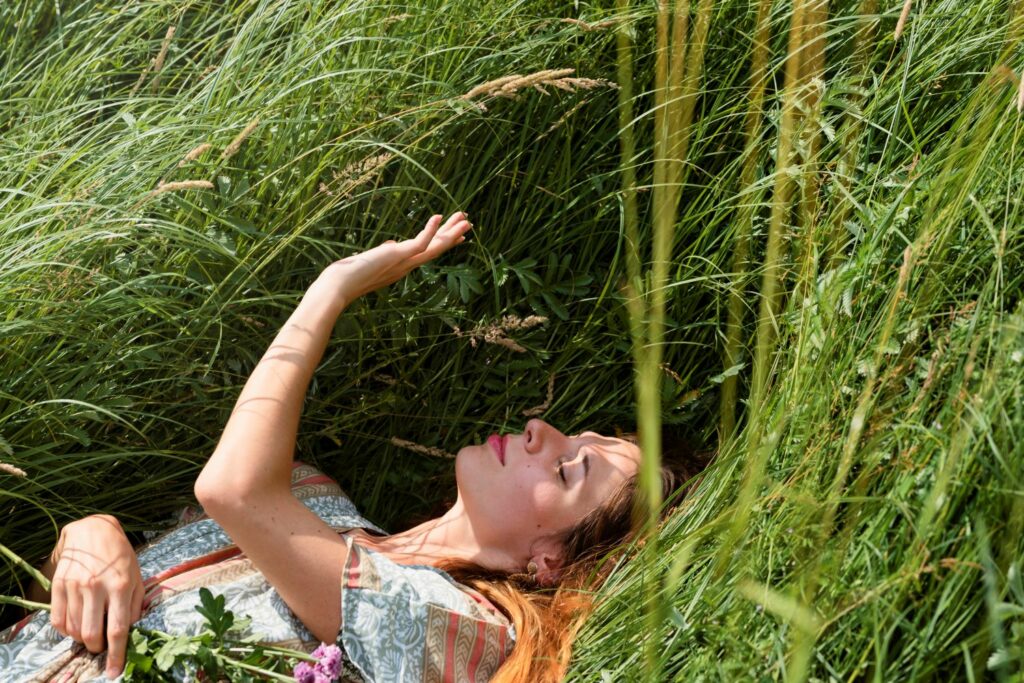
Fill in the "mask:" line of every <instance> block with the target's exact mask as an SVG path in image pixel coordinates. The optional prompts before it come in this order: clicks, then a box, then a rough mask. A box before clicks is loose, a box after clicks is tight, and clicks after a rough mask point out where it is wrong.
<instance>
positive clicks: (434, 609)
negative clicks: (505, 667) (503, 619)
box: [423, 605, 509, 683]
mask: <svg viewBox="0 0 1024 683" xmlns="http://www.w3.org/2000/svg"><path fill="white" fill-rule="evenodd" d="M508 644H509V643H508V633H507V630H506V628H505V627H504V626H500V625H498V624H492V623H488V622H485V621H480V620H479V619H473V618H471V617H467V616H466V615H464V614H459V613H458V612H452V611H450V610H447V609H444V608H443V607H438V606H437V605H427V629H426V642H425V644H424V648H423V681H424V683H463V682H465V681H474V682H475V681H482V682H485V681H489V680H490V679H491V677H492V676H494V674H495V672H497V670H498V667H500V666H501V664H502V662H504V661H505V659H506V657H507V656H508Z"/></svg>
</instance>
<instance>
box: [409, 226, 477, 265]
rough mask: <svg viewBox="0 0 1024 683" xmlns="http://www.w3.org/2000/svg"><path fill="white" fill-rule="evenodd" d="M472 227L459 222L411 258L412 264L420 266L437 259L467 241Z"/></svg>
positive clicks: (439, 234)
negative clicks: (467, 233) (467, 234)
mask: <svg viewBox="0 0 1024 683" xmlns="http://www.w3.org/2000/svg"><path fill="white" fill-rule="evenodd" d="M472 227H473V224H472V223H470V222H469V221H459V222H458V223H455V224H453V225H452V226H450V228H449V229H448V230H445V231H443V232H439V233H438V234H437V235H436V236H435V237H434V239H433V240H432V241H431V243H430V245H429V246H428V247H427V248H426V249H425V250H424V251H423V252H421V253H418V254H416V255H414V256H412V257H411V260H410V262H411V264H412V265H413V266H419V265H422V264H424V263H426V262H427V261H430V260H432V259H434V258H437V257H438V256H440V255H441V254H442V253H444V252H445V251H447V250H448V249H451V248H452V247H453V246H455V245H456V244H459V243H460V242H462V241H463V240H465V238H466V237H465V235H466V232H468V231H469V230H470V229H471V228H472Z"/></svg>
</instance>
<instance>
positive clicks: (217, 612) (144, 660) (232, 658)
mask: <svg viewBox="0 0 1024 683" xmlns="http://www.w3.org/2000/svg"><path fill="white" fill-rule="evenodd" d="M199 599H200V601H201V602H202V606H201V607H196V611H197V612H199V613H200V614H202V615H203V617H204V618H205V620H206V621H205V623H204V628H203V630H202V632H201V633H200V634H199V635H197V636H185V635H172V634H169V633H163V632H161V631H154V630H151V629H144V628H139V627H133V628H132V631H131V638H130V639H129V643H128V651H127V661H126V663H125V670H124V675H125V681H139V682H142V683H145V682H148V681H154V682H157V681H169V680H176V676H179V675H181V672H186V673H187V674H188V675H193V676H194V675H195V674H197V673H198V672H199V671H202V672H203V673H204V674H206V676H208V677H209V680H224V679H226V680H229V681H237V682H238V683H247V682H249V681H257V680H267V679H275V678H276V679H279V680H285V681H289V680H294V679H293V678H292V677H291V676H288V675H286V674H288V673H290V672H291V671H292V670H293V669H294V668H295V664H296V663H297V660H298V659H306V660H308V661H314V660H313V658H312V657H310V656H308V655H307V654H306V653H302V652H291V651H288V650H284V649H281V648H276V647H267V646H261V645H259V644H258V643H259V640H260V639H259V637H258V636H255V635H251V636H248V637H242V636H241V635H240V634H241V633H243V632H245V631H246V630H247V628H248V626H249V624H250V620H249V619H248V618H247V617H246V618H241V619H238V620H236V619H235V615H234V613H233V612H231V610H225V609H224V596H223V595H218V596H216V597H214V595H213V594H212V593H211V592H210V590H209V589H207V588H200V589H199ZM275 674H277V675H275Z"/></svg>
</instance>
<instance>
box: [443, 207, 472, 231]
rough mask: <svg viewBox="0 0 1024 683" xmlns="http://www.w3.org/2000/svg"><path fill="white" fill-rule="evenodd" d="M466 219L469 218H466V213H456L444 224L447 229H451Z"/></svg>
mask: <svg viewBox="0 0 1024 683" xmlns="http://www.w3.org/2000/svg"><path fill="white" fill-rule="evenodd" d="M466 218H467V216H466V212H465V211H456V212H455V213H453V214H452V215H451V216H448V220H447V221H445V223H444V228H445V229H447V228H450V227H452V226H453V225H455V224H456V223H458V222H459V221H462V220H465V219H466Z"/></svg>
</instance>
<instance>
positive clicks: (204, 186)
mask: <svg viewBox="0 0 1024 683" xmlns="http://www.w3.org/2000/svg"><path fill="white" fill-rule="evenodd" d="M212 189H213V183H211V182H210V181H209V180H178V181H176V182H173V183H165V182H164V181H162V180H161V181H160V182H158V183H157V185H156V189H155V190H150V191H149V192H147V193H146V194H145V196H143V197H142V199H140V200H139V201H138V202H136V203H135V206H133V207H132V208H133V209H137V208H138V207H139V206H141V205H142V204H143V203H145V202H147V201H149V200H150V199H152V198H153V197H155V196H157V195H158V194H163V193H164V192H174V191H176V190H212Z"/></svg>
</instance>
